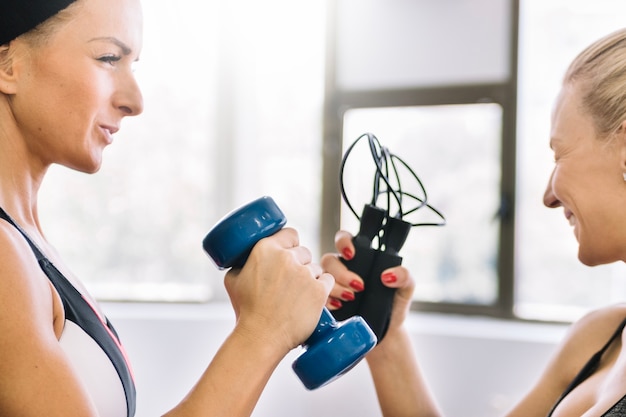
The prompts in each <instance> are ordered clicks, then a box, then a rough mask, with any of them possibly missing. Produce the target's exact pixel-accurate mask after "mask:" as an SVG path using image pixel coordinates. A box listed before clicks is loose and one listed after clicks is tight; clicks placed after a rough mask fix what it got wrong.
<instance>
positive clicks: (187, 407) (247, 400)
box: [165, 329, 287, 417]
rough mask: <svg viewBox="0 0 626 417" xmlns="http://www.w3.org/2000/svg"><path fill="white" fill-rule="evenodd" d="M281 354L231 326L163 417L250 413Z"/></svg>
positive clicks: (232, 416) (283, 352)
mask: <svg viewBox="0 0 626 417" xmlns="http://www.w3.org/2000/svg"><path fill="white" fill-rule="evenodd" d="M285 354H287V352H285V351H281V350H280V349H277V348H276V347H275V346H274V345H272V344H271V343H264V341H263V340H259V339H258V338H255V336H253V335H250V334H249V333H246V332H245V331H243V332H242V331H240V329H235V331H233V333H231V335H230V336H229V337H228V338H227V339H226V340H225V341H224V343H223V345H222V346H221V348H220V349H219V350H218V352H217V353H216V355H215V357H214V358H213V360H212V361H211V364H210V365H209V366H208V368H207V369H206V371H205V372H204V373H203V374H202V376H201V378H200V379H199V381H198V383H197V384H196V385H195V386H194V387H193V389H192V390H191V391H190V392H189V394H188V395H187V397H186V398H185V399H184V400H183V401H182V402H181V403H180V404H178V405H177V406H176V407H175V408H174V409H172V410H171V411H170V412H168V413H167V414H165V417H183V416H184V417H196V416H227V417H242V416H250V415H251V413H252V411H253V409H254V407H255V406H256V403H257V401H258V399H259V397H260V396H261V393H262V392H263V389H264V387H265V385H266V384H267V381H268V380H269V378H270V376H271V375H272V373H273V372H274V370H275V369H276V366H277V365H278V364H279V363H280V361H281V360H282V358H283V357H284V356H285Z"/></svg>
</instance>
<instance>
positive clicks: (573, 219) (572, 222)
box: [565, 210, 576, 226]
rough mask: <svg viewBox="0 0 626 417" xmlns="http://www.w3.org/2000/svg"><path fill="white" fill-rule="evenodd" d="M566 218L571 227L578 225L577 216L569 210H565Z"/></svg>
mask: <svg viewBox="0 0 626 417" xmlns="http://www.w3.org/2000/svg"><path fill="white" fill-rule="evenodd" d="M565 218H566V219H567V220H568V221H569V225H570V226H575V225H576V216H574V213H572V212H571V211H569V210H565Z"/></svg>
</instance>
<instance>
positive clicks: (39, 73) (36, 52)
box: [11, 0, 143, 172]
mask: <svg viewBox="0 0 626 417" xmlns="http://www.w3.org/2000/svg"><path fill="white" fill-rule="evenodd" d="M78 1H79V4H77V6H79V7H78V8H77V9H76V10H75V13H74V16H73V18H72V19H71V20H69V21H68V22H66V23H64V24H62V25H61V26H60V27H58V28H57V29H56V30H55V32H54V34H53V36H52V38H51V39H50V40H49V41H48V42H46V43H44V44H43V45H42V46H35V47H31V46H29V45H28V44H27V43H26V42H25V41H24V40H20V38H18V40H16V41H14V42H13V43H14V44H16V45H15V47H16V48H20V49H18V50H17V53H16V54H15V61H14V67H13V70H14V75H15V80H16V90H15V94H14V95H13V97H12V101H11V103H12V104H11V106H12V109H13V114H14V117H15V120H16V123H17V126H18V128H19V132H20V133H21V135H22V136H23V138H24V140H25V143H26V145H27V149H28V150H29V155H32V156H33V161H34V162H35V163H39V162H41V163H42V164H43V165H44V166H47V165H49V164H52V163H58V164H62V165H65V166H68V167H70V168H73V169H76V170H79V171H83V172H95V171H97V170H98V169H99V168H100V165H101V161H102V151H103V150H104V148H105V147H106V146H107V145H109V144H111V142H112V141H113V134H114V133H115V132H117V130H118V129H119V128H120V123H121V120H122V119H123V118H124V117H126V116H134V115H137V114H139V113H141V111H142V109H143V102H142V96H141V92H140V91H139V87H138V86H137V83H136V80H135V77H134V74H133V71H132V65H133V63H134V62H135V61H136V60H137V59H138V57H139V52H140V50H141V46H142V13H141V7H140V5H139V0H78Z"/></svg>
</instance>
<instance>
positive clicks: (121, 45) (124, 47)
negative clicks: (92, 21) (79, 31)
mask: <svg viewBox="0 0 626 417" xmlns="http://www.w3.org/2000/svg"><path fill="white" fill-rule="evenodd" d="M89 42H110V43H113V44H115V45H117V46H118V47H119V48H120V49H121V50H122V53H123V54H124V55H130V53H131V52H132V51H133V50H132V49H130V47H128V45H126V44H125V43H124V42H122V41H120V40H119V39H117V38H115V37H113V36H101V37H98V38H93V39H90V40H89Z"/></svg>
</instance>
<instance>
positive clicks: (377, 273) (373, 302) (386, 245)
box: [332, 204, 411, 343]
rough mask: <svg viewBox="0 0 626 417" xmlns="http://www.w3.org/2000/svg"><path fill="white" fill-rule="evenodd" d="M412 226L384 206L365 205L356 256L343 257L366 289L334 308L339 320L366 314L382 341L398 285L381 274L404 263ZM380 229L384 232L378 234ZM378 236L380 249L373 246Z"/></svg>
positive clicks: (356, 242) (355, 239)
mask: <svg viewBox="0 0 626 417" xmlns="http://www.w3.org/2000/svg"><path fill="white" fill-rule="evenodd" d="M410 229H411V224H410V223H407V222H405V221H403V220H400V219H396V218H393V217H387V212H386V211H385V210H383V209H382V208H379V207H376V206H374V205H370V204H368V205H366V206H365V207H364V209H363V214H362V216H361V222H360V228H359V232H358V233H357V235H356V236H355V237H354V238H353V239H352V243H353V244H354V247H355V255H354V258H352V259H350V260H347V259H343V258H341V261H342V262H343V263H344V264H345V265H346V267H347V268H348V269H349V270H350V271H352V272H354V273H356V274H357V275H359V276H360V277H361V278H362V279H363V282H364V285H365V289H364V290H363V291H361V292H358V293H355V299H354V300H352V301H343V306H342V307H341V308H339V309H338V310H333V311H332V314H333V316H334V317H335V318H336V319H337V320H346V319H347V318H349V317H352V316H361V317H363V319H365V321H366V322H367V324H368V325H369V326H370V328H371V329H372V331H373V332H374V334H375V335H376V337H377V339H378V342H379V343H380V341H381V340H382V339H383V337H384V336H385V334H386V333H387V330H388V328H389V321H390V320H391V311H392V307H393V300H394V296H395V294H396V289H394V288H389V287H387V286H385V285H384V284H383V283H382V281H381V275H382V273H383V272H384V271H385V270H386V269H388V268H391V267H394V266H399V265H401V264H402V257H401V256H400V255H399V253H398V252H399V251H400V248H401V247H402V245H403V244H404V242H405V241H406V238H407V236H408V234H409V231H410ZM381 231H382V236H379V233H380V232H381ZM377 236H378V237H379V239H380V241H381V243H382V245H381V249H375V248H374V247H373V241H374V239H375V238H376V237H377Z"/></svg>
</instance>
